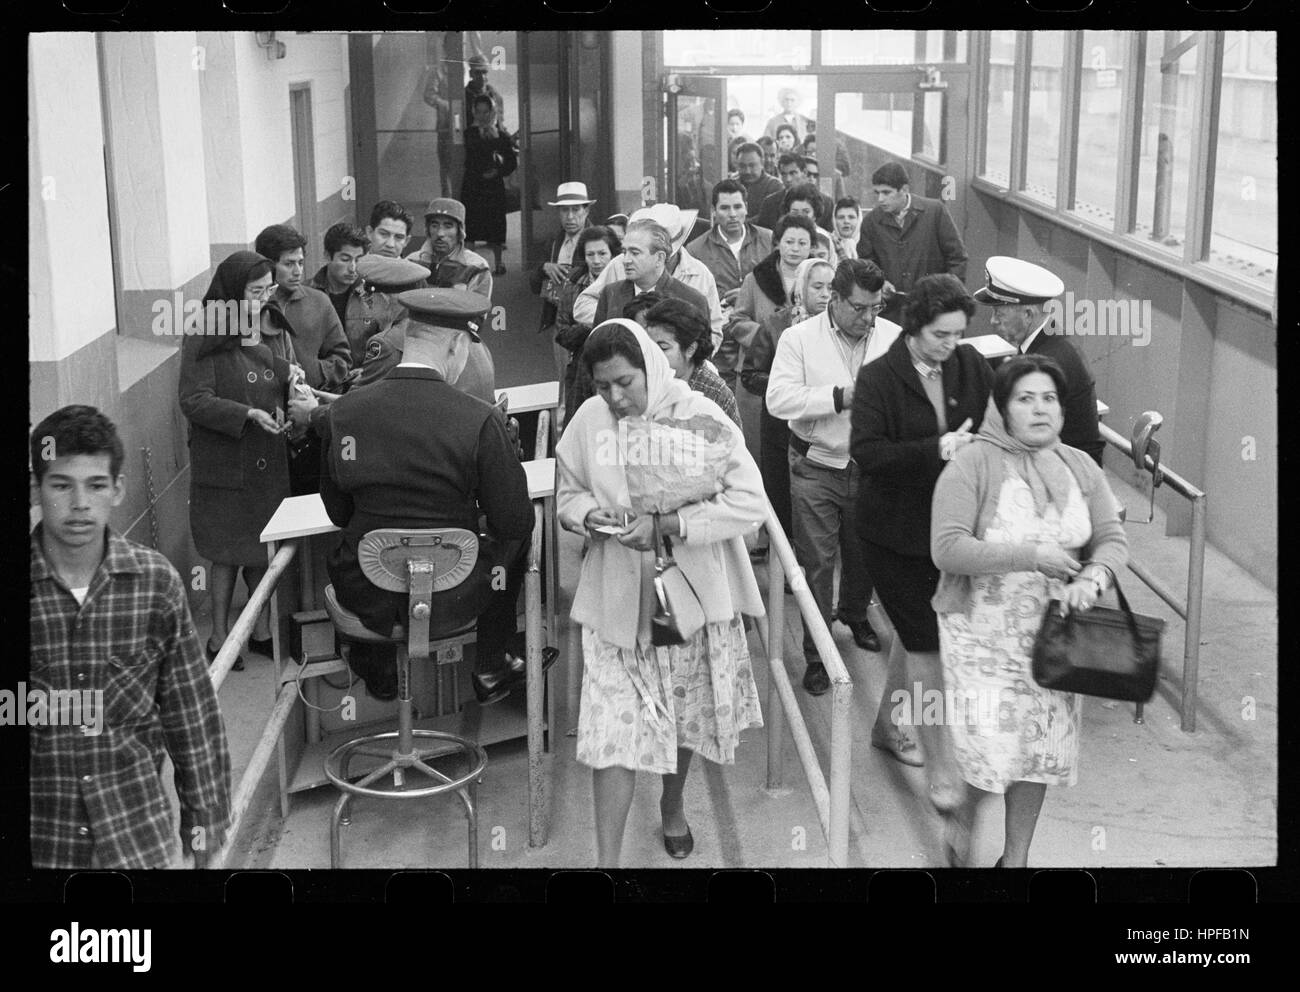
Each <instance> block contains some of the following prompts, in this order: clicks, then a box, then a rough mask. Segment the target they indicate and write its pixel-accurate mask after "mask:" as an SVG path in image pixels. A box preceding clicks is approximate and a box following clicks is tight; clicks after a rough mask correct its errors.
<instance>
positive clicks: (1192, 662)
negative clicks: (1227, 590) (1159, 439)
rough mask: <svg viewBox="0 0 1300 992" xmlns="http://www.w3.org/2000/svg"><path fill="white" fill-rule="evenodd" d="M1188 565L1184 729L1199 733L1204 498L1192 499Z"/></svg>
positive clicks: (1184, 650)
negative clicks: (1198, 690) (1197, 721)
mask: <svg viewBox="0 0 1300 992" xmlns="http://www.w3.org/2000/svg"><path fill="white" fill-rule="evenodd" d="M1190 550H1191V555H1190V561H1189V562H1188V563H1187V623H1186V627H1185V629H1184V632H1183V705H1182V710H1183V712H1182V729H1183V731H1184V732H1185V733H1189V734H1190V733H1193V732H1195V730H1196V696H1197V681H1198V679H1199V678H1200V667H1201V595H1202V593H1203V591H1204V585H1205V495H1204V494H1202V495H1201V496H1199V497H1197V498H1196V499H1193V500H1192V541H1191V549H1190Z"/></svg>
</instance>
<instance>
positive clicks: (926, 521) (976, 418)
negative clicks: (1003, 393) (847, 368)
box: [849, 334, 993, 557]
mask: <svg viewBox="0 0 1300 992" xmlns="http://www.w3.org/2000/svg"><path fill="white" fill-rule="evenodd" d="M942 368H943V395H944V399H945V401H946V402H947V408H948V417H947V423H946V424H936V423H935V418H934V407H933V406H931V405H930V400H929V398H928V397H927V396H926V394H925V388H924V387H923V386H922V385H921V377H920V374H919V373H918V372H917V371H916V367H915V366H914V365H913V364H912V356H911V352H909V351H908V348H907V336H906V335H905V334H900V335H899V336H898V337H897V338H896V339H895V340H894V343H893V344H892V345H890V347H889V350H888V351H887V352H885V354H884V355H882V356H881V357H879V358H877V359H876V360H875V361H874V362H870V363H868V364H866V365H864V366H863V367H862V368H861V370H860V371H859V372H858V379H857V382H856V383H855V385H854V387H853V414H852V419H851V434H850V439H849V449H850V452H851V454H852V456H853V460H854V461H856V462H857V463H858V468H859V469H860V470H861V472H862V485H861V488H860V489H859V496H858V533H859V534H860V535H861V536H862V538H863V539H864V540H870V541H873V542H875V543H876V544H880V545H882V546H884V547H886V548H890V549H892V550H894V551H896V552H898V553H899V554H904V555H913V556H915V557H922V556H924V557H929V555H930V501H931V499H932V497H933V495H934V484H935V481H936V480H937V479H938V478H939V473H940V472H941V471H942V470H943V467H944V462H943V460H942V459H941V458H940V457H939V437H940V435H941V434H946V433H948V432H949V431H953V430H956V429H957V428H958V427H960V426H961V423H962V421H963V420H965V419H966V418H967V417H969V418H970V420H971V427H970V430H971V432H972V433H974V432H975V431H978V430H979V427H980V424H981V423H982V422H983V420H984V410H985V407H986V406H987V404H988V399H989V396H990V394H991V393H992V390H993V370H992V369H990V368H989V364H988V362H987V361H985V360H984V356H983V355H981V354H980V353H979V352H978V351H976V350H975V349H974V348H972V347H971V346H970V345H967V344H959V345H958V346H957V348H956V349H955V350H954V351H953V353H952V354H951V355H950V356H949V357H948V360H947V361H946V362H944V363H943V366H942Z"/></svg>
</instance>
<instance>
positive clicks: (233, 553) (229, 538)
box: [190, 441, 289, 568]
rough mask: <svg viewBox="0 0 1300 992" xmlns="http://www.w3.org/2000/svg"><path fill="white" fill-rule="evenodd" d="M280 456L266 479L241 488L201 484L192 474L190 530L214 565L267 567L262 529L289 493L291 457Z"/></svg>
mask: <svg viewBox="0 0 1300 992" xmlns="http://www.w3.org/2000/svg"><path fill="white" fill-rule="evenodd" d="M280 444H281V446H282V447H283V444H284V442H283V441H281V442H280ZM281 457H282V458H283V459H284V461H283V462H282V464H281V465H278V466H271V465H268V467H267V471H266V478H265V479H261V480H257V481H256V482H255V483H254V484H251V485H249V484H246V485H244V486H241V487H240V488H238V489H226V488H219V487H217V486H207V485H202V484H198V483H195V482H193V481H192V480H193V476H192V475H191V483H190V533H191V534H193V535H194V547H195V548H196V549H197V550H198V552H199V555H200V556H201V557H203V558H206V559H208V561H210V562H212V563H213V564H214V565H234V566H243V567H247V568H265V567H266V545H264V544H263V543H262V542H261V534H262V530H263V528H264V527H266V525H267V523H268V522H269V521H270V519H271V517H272V516H274V515H275V511H276V510H278V509H279V508H280V503H281V502H282V501H283V500H284V498H285V497H286V496H288V495H289V465H288V459H287V457H285V456H284V455H283V454H282V455H281Z"/></svg>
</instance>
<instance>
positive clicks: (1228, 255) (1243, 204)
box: [1210, 31, 1277, 288]
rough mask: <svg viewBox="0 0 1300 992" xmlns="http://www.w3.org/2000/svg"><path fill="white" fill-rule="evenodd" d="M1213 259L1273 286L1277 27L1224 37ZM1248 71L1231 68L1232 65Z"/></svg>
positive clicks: (1274, 266)
mask: <svg viewBox="0 0 1300 992" xmlns="http://www.w3.org/2000/svg"><path fill="white" fill-rule="evenodd" d="M1224 42H1225V45H1226V47H1225V49H1224V53H1223V54H1224V66H1225V70H1224V74H1223V91H1222V93H1221V95H1220V100H1219V144H1218V154H1217V155H1216V156H1215V173H1214V216H1213V222H1212V230H1211V233H1210V261H1211V262H1212V263H1214V264H1216V265H1222V266H1224V267H1226V268H1228V269H1229V270H1231V271H1232V272H1234V273H1235V274H1237V275H1239V276H1243V277H1244V278H1247V279H1251V280H1254V281H1256V282H1258V283H1259V284H1260V285H1262V286H1265V287H1268V288H1271V287H1272V285H1273V280H1274V277H1275V273H1276V269H1277V35H1276V34H1273V33H1269V32H1263V31H1252V32H1246V31H1233V32H1230V33H1228V35H1227V36H1226V37H1225V39H1224ZM1230 64H1231V65H1239V66H1246V67H1247V68H1248V71H1246V72H1238V73H1229V72H1228V71H1227V68H1226V67H1227V66H1228V65H1230Z"/></svg>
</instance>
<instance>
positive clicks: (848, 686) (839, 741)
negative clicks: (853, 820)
mask: <svg viewBox="0 0 1300 992" xmlns="http://www.w3.org/2000/svg"><path fill="white" fill-rule="evenodd" d="M852 712H853V683H852V682H837V683H835V684H834V685H833V686H831V781H830V793H831V812H830V821H831V822H830V836H829V837H827V841H828V844H829V847H830V863H831V867H832V868H847V867H848V863H849V785H850V779H851V776H850V774H849V769H850V767H851V765H850V763H851V761H852V755H853V751H852V747H853V731H852V727H851V719H850V718H851V716H852Z"/></svg>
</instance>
